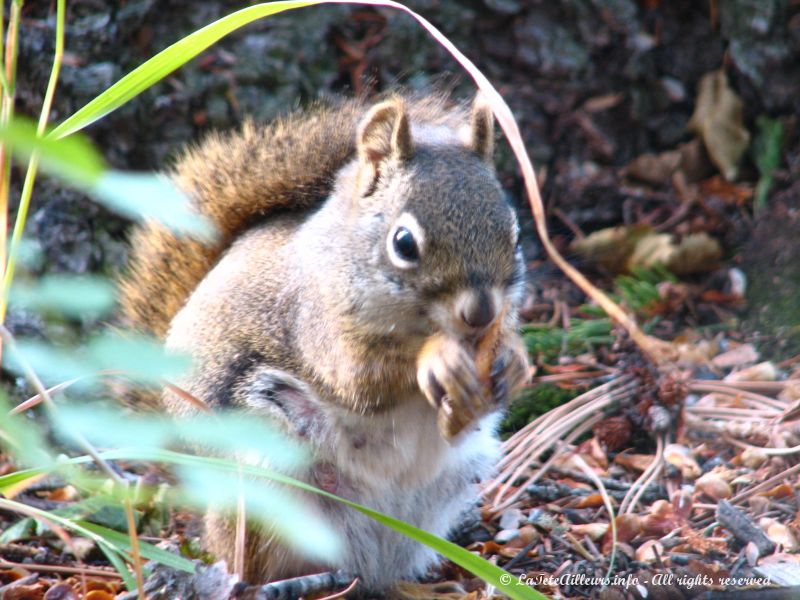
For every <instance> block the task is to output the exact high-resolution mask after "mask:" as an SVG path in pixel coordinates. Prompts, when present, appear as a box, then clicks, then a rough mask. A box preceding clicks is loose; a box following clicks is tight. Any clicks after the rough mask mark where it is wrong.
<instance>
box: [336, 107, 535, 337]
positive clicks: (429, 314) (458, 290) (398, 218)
mask: <svg viewBox="0 0 800 600" xmlns="http://www.w3.org/2000/svg"><path fill="white" fill-rule="evenodd" d="M426 110H429V111H430V110H433V112H435V111H438V113H436V114H426V112H425V111H426ZM446 114H447V113H446V112H445V111H444V110H443V109H442V108H435V109H429V108H428V109H426V108H425V107H422V108H419V107H415V106H412V107H410V108H407V106H406V104H405V103H404V102H403V100H401V99H390V100H387V101H385V102H382V103H380V104H378V105H376V106H374V107H373V108H372V109H371V110H370V111H369V112H368V113H367V114H366V116H365V117H364V118H363V119H362V121H361V124H360V126H359V128H358V134H357V140H356V148H357V158H356V160H355V161H354V163H353V164H352V165H351V166H350V168H349V169H348V172H347V173H346V174H344V178H343V179H344V181H342V180H340V182H339V186H338V192H337V194H336V195H337V196H338V198H339V200H340V201H343V202H344V203H345V206H342V205H341V204H340V205H339V206H338V209H339V210H342V211H343V212H344V213H345V214H344V215H343V221H340V223H341V225H342V230H341V231H340V233H341V234H342V235H346V236H347V237H348V238H349V239H348V245H349V246H351V247H353V248H354V252H353V253H352V254H351V258H350V260H349V261H348V271H349V272H350V274H349V280H350V281H357V282H359V286H360V289H359V290H357V291H356V295H357V297H356V298H351V301H352V304H351V308H350V312H351V317H354V318H355V319H356V320H357V321H358V326H359V329H363V328H364V326H365V325H366V326H369V325H374V326H375V327H376V328H377V327H384V328H386V327H388V331H383V332H382V333H386V334H392V333H393V332H394V333H396V334H401V335H402V334H403V333H404V332H406V333H418V334H422V335H426V334H429V333H431V331H442V330H444V331H448V332H451V333H454V334H458V335H465V336H472V335H478V334H480V333H482V332H483V331H484V330H485V329H486V328H487V327H489V326H490V325H491V324H492V323H493V322H494V321H495V320H496V319H497V318H498V317H500V315H501V314H502V313H503V312H504V310H505V307H506V305H507V303H509V302H511V301H513V300H514V299H515V296H516V295H517V291H518V289H519V284H520V283H521V281H522V278H523V265H522V258H521V254H520V252H519V251H518V235H519V227H518V224H517V219H516V215H515V213H514V210H513V209H512V207H511V206H510V205H509V204H508V202H506V200H505V198H504V196H503V193H502V190H501V188H500V184H499V183H498V181H497V177H496V175H495V172H494V167H493V165H492V151H493V135H494V119H493V116H492V112H491V110H490V108H489V107H488V106H487V105H486V104H485V103H484V102H483V101H482V100H481V99H480V98H477V99H476V100H475V102H474V103H473V106H472V110H471V113H470V116H469V117H468V118H466V114H467V112H466V111H464V110H461V111H458V112H457V113H455V114H457V115H458V117H459V118H460V121H461V123H460V124H459V123H456V121H457V119H454V118H453V117H452V113H451V115H450V117H449V120H448V118H447V117H445V116H444V115H446ZM458 125H460V126H458ZM375 333H379V332H378V331H375Z"/></svg>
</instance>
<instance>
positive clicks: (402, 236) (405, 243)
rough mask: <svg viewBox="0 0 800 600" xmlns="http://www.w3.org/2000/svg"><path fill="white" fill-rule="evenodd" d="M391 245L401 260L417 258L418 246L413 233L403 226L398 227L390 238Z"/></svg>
mask: <svg viewBox="0 0 800 600" xmlns="http://www.w3.org/2000/svg"><path fill="white" fill-rule="evenodd" d="M392 246H393V247H394V251H395V252H396V253H397V255H398V256H399V257H400V258H402V259H403V260H407V261H409V262H416V261H418V260H419V248H417V242H416V240H415V239H414V236H413V234H412V233H411V232H410V231H409V230H408V229H407V228H405V227H398V228H397V230H396V231H395V232H394V237H393V238H392Z"/></svg>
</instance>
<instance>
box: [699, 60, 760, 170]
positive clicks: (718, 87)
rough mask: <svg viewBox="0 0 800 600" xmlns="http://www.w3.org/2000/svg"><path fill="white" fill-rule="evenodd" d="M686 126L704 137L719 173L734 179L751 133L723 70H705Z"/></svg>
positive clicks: (739, 103)
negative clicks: (707, 71)
mask: <svg viewBox="0 0 800 600" xmlns="http://www.w3.org/2000/svg"><path fill="white" fill-rule="evenodd" d="M688 127H689V130H690V131H692V132H694V133H695V134H697V135H698V136H699V137H700V138H701V139H702V140H703V143H704V144H705V147H706V150H707V151H708V155H709V157H710V158H711V162H713V163H714V165H716V167H717V168H718V169H719V171H720V173H722V176H723V177H724V178H725V179H727V180H728V181H733V180H734V179H736V176H737V175H738V173H739V161H740V160H741V158H742V155H743V154H744V152H745V150H747V147H748V145H749V144H750V133H749V132H748V131H747V129H745V127H744V120H743V118H742V101H741V100H740V99H739V96H737V95H736V92H734V91H733V90H732V89H731V88H730V86H729V85H728V77H727V75H725V72H724V71H722V70H720V71H714V72H712V73H708V74H706V75H704V76H703V78H702V79H701V80H700V85H699V86H698V90H697V103H696V105H695V109H694V114H693V115H692V118H691V119H690V120H689V125H688Z"/></svg>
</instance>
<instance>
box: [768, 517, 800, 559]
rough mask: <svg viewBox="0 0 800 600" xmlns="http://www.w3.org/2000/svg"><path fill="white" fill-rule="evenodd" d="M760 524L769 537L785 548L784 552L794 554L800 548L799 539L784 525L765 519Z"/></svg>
mask: <svg viewBox="0 0 800 600" xmlns="http://www.w3.org/2000/svg"><path fill="white" fill-rule="evenodd" d="M758 524H759V526H760V527H761V529H763V530H764V533H766V534H767V537H768V538H769V539H771V540H772V541H773V542H775V543H776V544H779V545H780V546H783V549H784V550H787V551H789V552H794V551H796V550H797V549H798V547H800V545H798V543H797V537H796V536H795V535H794V533H793V532H792V530H791V529H789V528H788V527H787V526H786V525H784V524H783V523H779V522H778V521H776V520H775V519H768V518H764V519H760V520H759V522H758Z"/></svg>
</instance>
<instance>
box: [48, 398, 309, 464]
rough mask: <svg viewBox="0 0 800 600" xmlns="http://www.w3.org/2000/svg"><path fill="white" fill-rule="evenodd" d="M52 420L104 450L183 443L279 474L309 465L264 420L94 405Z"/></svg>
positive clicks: (69, 408)
mask: <svg viewBox="0 0 800 600" xmlns="http://www.w3.org/2000/svg"><path fill="white" fill-rule="evenodd" d="M55 420H56V426H57V429H58V430H59V431H60V432H61V433H62V435H65V436H71V435H74V434H76V433H77V434H80V435H82V436H83V437H85V438H86V439H88V440H89V441H91V442H92V443H94V444H95V445H97V446H100V447H103V448H141V449H145V450H146V449H157V448H165V447H169V446H170V445H174V444H179V443H184V444H189V445H191V446H192V447H201V448H203V449H204V451H208V452H219V453H226V454H235V455H236V456H239V457H240V458H241V459H242V460H248V461H250V462H257V463H262V464H268V465H269V466H270V467H271V468H274V469H277V470H280V471H286V470H289V469H296V468H298V467H300V466H301V465H302V464H305V463H306V462H307V460H308V453H307V451H306V450H305V449H304V448H303V447H302V446H301V445H300V444H298V443H297V442H295V441H293V440H292V439H290V438H289V437H287V436H286V435H284V434H283V433H282V432H280V431H279V430H278V429H277V428H276V427H275V426H274V425H272V424H271V423H269V421H267V420H266V419H264V418H254V417H253V416H252V415H243V414H237V413H230V414H208V415H206V414H198V415H194V416H191V417H184V418H181V419H174V418H171V417H164V416H160V415H152V414H149V415H128V414H123V413H122V412H121V411H120V410H114V409H113V408H110V407H109V408H106V407H102V406H96V405H83V406H74V405H65V406H62V407H61V408H60V410H59V411H58V415H56V416H55Z"/></svg>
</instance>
